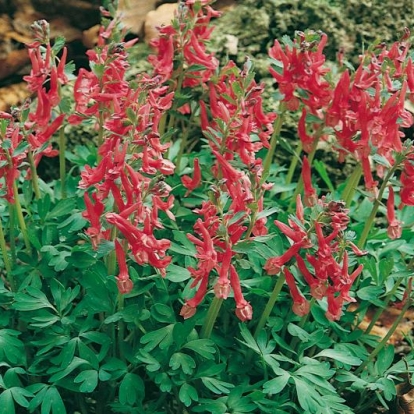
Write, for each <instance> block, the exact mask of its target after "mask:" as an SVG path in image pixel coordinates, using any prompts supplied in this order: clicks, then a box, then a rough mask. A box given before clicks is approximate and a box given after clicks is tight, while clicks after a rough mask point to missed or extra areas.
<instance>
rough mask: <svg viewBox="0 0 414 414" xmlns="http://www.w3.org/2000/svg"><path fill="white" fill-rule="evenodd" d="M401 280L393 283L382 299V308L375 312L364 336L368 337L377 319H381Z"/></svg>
mask: <svg viewBox="0 0 414 414" xmlns="http://www.w3.org/2000/svg"><path fill="white" fill-rule="evenodd" d="M402 281H403V278H402V277H400V278H399V279H398V280H397V282H395V284H394V286H393V287H392V289H391V290H390V292H389V293H388V295H387V296H386V297H385V299H384V303H383V306H382V307H381V308H378V309H377V311H376V312H375V314H374V316H373V317H372V319H371V322H370V324H369V325H368V328H367V329H366V330H365V332H364V333H365V335H368V334H369V333H370V332H371V330H372V328H373V327H374V325H375V324H376V322H377V321H378V319H379V318H380V317H381V315H382V313H383V312H384V310H385V308H386V307H387V305H388V303H389V302H390V300H391V298H392V296H393V295H394V294H395V292H396V291H397V289H398V286H400V284H401V283H402Z"/></svg>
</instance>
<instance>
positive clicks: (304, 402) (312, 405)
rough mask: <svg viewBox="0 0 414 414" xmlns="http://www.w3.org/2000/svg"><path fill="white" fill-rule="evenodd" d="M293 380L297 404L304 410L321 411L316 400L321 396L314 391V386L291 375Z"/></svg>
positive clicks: (308, 411) (307, 411)
mask: <svg viewBox="0 0 414 414" xmlns="http://www.w3.org/2000/svg"><path fill="white" fill-rule="evenodd" d="M293 380H294V381H295V385H296V395H297V397H298V401H299V404H300V406H301V407H302V408H303V410H304V412H306V413H319V412H322V411H321V410H320V404H319V403H318V400H320V398H321V397H320V395H319V394H318V393H317V392H316V391H315V389H314V387H312V386H310V385H309V384H308V383H306V382H305V381H303V380H301V379H299V378H295V377H293Z"/></svg>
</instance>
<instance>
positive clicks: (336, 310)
mask: <svg viewBox="0 0 414 414" xmlns="http://www.w3.org/2000/svg"><path fill="white" fill-rule="evenodd" d="M343 302H344V299H343V298H342V296H341V295H337V296H335V291H334V290H333V289H331V288H330V289H328V310H327V311H326V313H325V316H326V317H327V319H329V320H330V321H337V320H339V318H340V317H341V315H342V305H343Z"/></svg>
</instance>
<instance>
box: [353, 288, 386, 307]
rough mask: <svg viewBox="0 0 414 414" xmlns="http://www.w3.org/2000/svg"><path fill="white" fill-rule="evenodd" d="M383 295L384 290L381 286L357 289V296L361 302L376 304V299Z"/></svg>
mask: <svg viewBox="0 0 414 414" xmlns="http://www.w3.org/2000/svg"><path fill="white" fill-rule="evenodd" d="M383 293H384V288H383V287H381V286H366V287H363V288H361V289H358V291H357V296H358V297H359V298H360V299H362V300H367V301H369V302H374V303H375V302H377V301H378V298H379V297H380V296H381V295H382V294H383Z"/></svg>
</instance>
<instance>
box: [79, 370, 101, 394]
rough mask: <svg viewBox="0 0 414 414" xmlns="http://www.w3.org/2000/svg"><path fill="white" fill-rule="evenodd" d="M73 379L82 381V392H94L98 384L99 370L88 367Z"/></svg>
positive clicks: (80, 388)
mask: <svg viewBox="0 0 414 414" xmlns="http://www.w3.org/2000/svg"><path fill="white" fill-rule="evenodd" d="M73 381H74V382H75V383H79V382H81V383H82V384H81V385H80V387H79V390H80V392H92V391H94V390H95V388H96V387H97V386H98V371H95V370H94V369H87V370H85V371H82V372H80V373H79V374H78V375H77V376H76V377H75V379H74V380H73Z"/></svg>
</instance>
